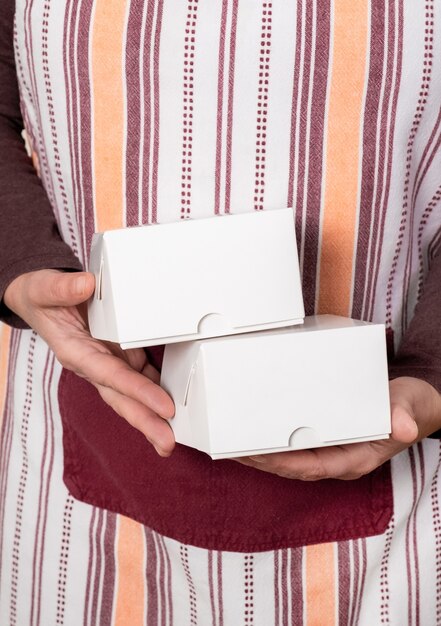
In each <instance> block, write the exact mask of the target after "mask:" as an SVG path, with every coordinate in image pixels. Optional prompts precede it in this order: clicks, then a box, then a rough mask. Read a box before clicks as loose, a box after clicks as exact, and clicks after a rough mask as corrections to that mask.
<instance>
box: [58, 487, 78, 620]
mask: <svg viewBox="0 0 441 626" xmlns="http://www.w3.org/2000/svg"><path fill="white" fill-rule="evenodd" d="M73 503H74V501H73V498H72V497H71V496H70V495H69V496H68V497H67V499H66V504H65V505H64V514H63V536H62V539H61V551H60V561H59V567H58V585H57V624H59V625H60V626H61V625H62V624H64V612H65V608H66V584H67V564H68V560H69V545H70V529H71V526H72V509H73Z"/></svg>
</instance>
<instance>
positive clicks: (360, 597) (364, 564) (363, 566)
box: [355, 539, 367, 624]
mask: <svg viewBox="0 0 441 626" xmlns="http://www.w3.org/2000/svg"><path fill="white" fill-rule="evenodd" d="M358 541H359V542H361V582H360V590H359V593H358V598H357V611H356V615H355V624H359V622H360V611H361V603H362V601H363V593H364V587H365V584H366V571H367V550H366V539H359V540H358Z"/></svg>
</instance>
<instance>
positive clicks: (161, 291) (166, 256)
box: [89, 209, 304, 348]
mask: <svg viewBox="0 0 441 626" xmlns="http://www.w3.org/2000/svg"><path fill="white" fill-rule="evenodd" d="M90 271H91V272H93V273H94V274H95V277H96V290H95V295H94V297H93V299H92V300H91V301H90V304H89V324H90V330H91V333H92V335H93V336H94V337H96V338H97V339H104V340H108V341H115V342H118V343H120V344H121V346H122V347H123V348H132V347H139V346H151V345H155V344H161V343H170V342H175V341H187V340H191V339H198V338H202V337H214V336H221V335H231V334H234V333H244V332H250V331H254V330H260V329H265V328H278V327H282V326H288V325H291V324H298V323H302V321H303V317H304V309H303V298H302V292H301V285H300V276H299V266H298V257H297V247H296V240H295V233H294V218H293V212H292V209H280V210H275V211H258V212H253V213H244V214H240V215H226V216H217V217H212V218H206V219H198V220H182V221H181V222H175V223H171V224H160V225H152V226H141V227H135V228H125V229H120V230H112V231H106V232H104V233H100V234H96V235H94V239H93V242H92V251H91V259H90Z"/></svg>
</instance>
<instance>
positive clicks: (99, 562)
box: [90, 509, 104, 626]
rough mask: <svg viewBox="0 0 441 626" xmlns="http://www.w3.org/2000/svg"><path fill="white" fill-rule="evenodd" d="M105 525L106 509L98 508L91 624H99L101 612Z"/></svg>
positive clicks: (94, 538) (94, 540) (94, 539)
mask: <svg viewBox="0 0 441 626" xmlns="http://www.w3.org/2000/svg"><path fill="white" fill-rule="evenodd" d="M103 525H104V511H102V510H101V509H98V515H97V524H96V526H95V533H94V537H93V542H94V551H95V554H96V559H95V563H96V565H95V570H94V580H93V595H92V614H91V619H90V624H91V626H92V624H97V623H98V622H97V615H98V613H99V607H98V602H99V597H100V580H101V569H102V567H103V555H102V551H103Z"/></svg>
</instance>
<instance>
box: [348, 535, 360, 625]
mask: <svg viewBox="0 0 441 626" xmlns="http://www.w3.org/2000/svg"><path fill="white" fill-rule="evenodd" d="M350 546H351V548H352V562H353V581H354V588H353V589H352V598H351V600H352V601H351V611H350V620H349V624H350V625H351V626H356V621H355V616H356V614H357V599H358V595H359V593H358V592H359V588H360V585H359V581H360V553H359V545H358V541H357V540H354V541H351V542H350Z"/></svg>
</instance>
